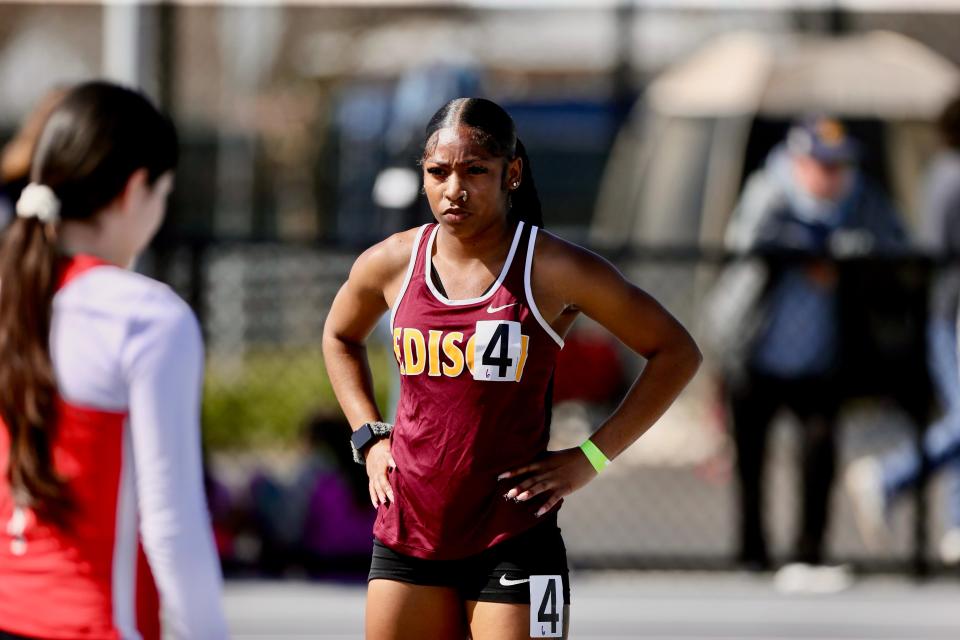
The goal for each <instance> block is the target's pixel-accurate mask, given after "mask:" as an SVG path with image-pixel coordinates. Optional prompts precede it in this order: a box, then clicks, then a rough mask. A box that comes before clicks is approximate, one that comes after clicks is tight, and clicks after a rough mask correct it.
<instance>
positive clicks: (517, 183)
mask: <svg viewBox="0 0 960 640" xmlns="http://www.w3.org/2000/svg"><path fill="white" fill-rule="evenodd" d="M519 186H520V181H519V180H514V181H513V188H514V189H516V188H517V187H519Z"/></svg>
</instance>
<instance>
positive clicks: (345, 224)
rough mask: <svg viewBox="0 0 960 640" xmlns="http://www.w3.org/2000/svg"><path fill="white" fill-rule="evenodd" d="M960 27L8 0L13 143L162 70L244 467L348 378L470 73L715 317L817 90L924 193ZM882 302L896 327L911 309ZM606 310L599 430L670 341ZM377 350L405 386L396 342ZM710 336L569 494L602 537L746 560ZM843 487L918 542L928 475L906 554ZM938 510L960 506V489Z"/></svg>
mask: <svg viewBox="0 0 960 640" xmlns="http://www.w3.org/2000/svg"><path fill="white" fill-rule="evenodd" d="M958 33H960V3H958V2H956V1H954V0H902V1H898V0H835V1H829V0H793V1H789V0H751V1H750V2H735V1H733V0H676V1H673V2H671V1H668V0H637V1H628V0H593V1H590V0H579V1H578V0H540V1H534V0H514V1H510V2H508V1H506V0H485V1H484V0H459V1H454V0H449V1H445V2H442V1H433V0H429V1H428V0H420V1H417V0H398V1H388V0H379V1H378V0H362V1H360V0H357V1H354V2H350V1H348V0H329V1H316V2H312V1H310V0H296V1H294V2H290V3H284V2H263V3H260V4H252V3H246V2H244V3H238V4H219V3H208V4H201V3H194V2H187V1H185V2H163V3H156V4H121V3H117V4H101V3H96V2H90V3H68V4H47V3H38V2H32V1H27V0H23V1H14V2H0V145H2V143H4V142H6V141H7V140H8V139H9V138H10V137H11V136H12V135H13V133H14V132H15V130H16V129H17V126H18V124H19V123H20V121H21V120H22V118H23V117H24V116H25V115H26V114H27V113H28V112H29V111H30V109H31V108H32V107H33V106H34V105H35V103H36V102H37V101H38V100H39V99H40V98H41V96H43V95H44V94H45V93H46V92H47V91H49V90H50V88H51V87H54V86H56V85H59V84H67V83H70V82H74V81H77V80H80V79H84V78H89V77H94V76H107V77H110V78H114V79H117V80H120V81H123V82H127V83H130V84H135V85H138V86H141V87H143V88H144V89H145V90H146V91H147V92H148V93H149V94H151V95H152V96H154V97H155V98H156V99H158V100H159V101H160V102H161V104H163V105H164V106H165V108H166V109H167V110H168V111H169V112H170V113H171V114H172V115H173V117H174V119H175V120H176V122H177V125H178V128H179V131H180V134H181V138H182V141H181V142H182V145H181V146H182V162H181V165H180V169H179V171H178V175H177V187H176V190H175V192H174V195H173V197H172V203H171V207H170V214H169V217H168V220H167V222H166V224H165V226H164V229H163V230H162V232H161V234H160V235H159V236H158V238H157V240H156V242H155V245H154V247H153V249H152V251H151V253H150V255H148V256H146V259H145V260H144V264H143V265H141V267H142V268H143V269H145V270H148V271H150V272H152V273H154V274H155V275H157V276H159V277H161V278H162V279H164V280H166V281H168V282H170V283H171V284H172V285H173V286H174V287H176V288H177V289H178V290H179V291H181V292H182V293H183V295H184V296H185V297H186V298H187V299H188V300H189V301H190V302H191V304H192V305H193V306H194V308H195V309H196V310H197V313H198V315H199V316H200V318H201V320H202V323H203V326H204V331H205V334H206V338H207V344H208V348H209V357H208V373H207V394H206V398H205V404H204V420H205V433H206V438H207V441H208V444H209V446H210V447H211V449H212V450H214V451H216V452H219V453H217V454H216V455H214V457H213V459H214V461H215V465H214V466H215V469H216V470H217V472H218V473H219V474H221V475H222V476H223V479H224V484H225V485H226V486H228V487H232V488H234V489H236V488H238V487H244V486H246V485H247V483H248V481H249V478H250V477H251V476H252V475H253V474H254V473H255V472H256V471H258V470H262V469H260V468H261V467H264V466H269V467H270V469H271V472H272V473H274V474H278V475H279V480H278V481H279V482H281V484H282V482H283V473H284V470H285V469H294V468H296V466H297V465H296V464H295V463H293V462H291V456H293V455H294V454H292V453H291V451H292V450H293V449H295V444H296V442H297V441H298V438H299V433H300V429H301V425H302V424H303V421H304V420H305V419H306V417H307V416H309V415H312V414H314V413H315V412H316V411H317V410H318V409H324V408H326V409H329V408H333V407H335V404H334V399H333V396H332V393H331V391H330V388H329V384H328V382H327V380H326V376H325V373H324V370H323V363H322V360H321V357H320V348H319V341H320V335H321V329H322V325H323V320H324V316H325V313H326V309H327V308H328V306H329V304H330V302H331V301H332V298H333V295H334V294H335V293H336V290H337V288H338V287H339V285H340V284H341V283H342V282H343V280H344V278H345V277H346V274H347V271H348V269H349V266H350V264H351V263H352V260H353V258H354V256H355V255H356V253H357V251H358V250H359V249H361V248H363V247H365V246H368V245H369V244H371V243H372V242H374V241H377V240H379V239H381V238H383V237H385V236H386V235H388V234H389V233H392V232H394V231H397V230H399V229H403V228H408V227H411V226H414V225H417V224H420V223H422V222H424V221H427V220H429V211H428V210H427V209H426V206H425V203H424V202H423V201H422V199H421V198H420V196H419V187H420V177H419V168H418V165H417V160H418V157H419V153H420V148H419V145H420V144H421V142H422V140H421V135H422V132H423V129H424V127H425V125H426V122H427V120H428V119H429V117H430V115H432V113H433V112H434V111H435V110H436V109H437V108H438V107H439V106H440V105H442V104H443V103H444V102H446V101H447V100H449V99H450V98H452V97H456V96H458V95H484V96H487V97H490V98H492V99H494V100H496V101H498V102H499V103H500V104H502V105H503V106H504V107H505V108H506V109H507V110H508V111H509V112H510V113H511V114H512V115H513V116H514V119H515V120H516V122H517V126H518V130H519V132H520V135H521V137H522V138H523V140H524V143H525V145H526V146H527V148H528V150H529V153H530V158H531V162H532V165H533V169H534V172H535V176H536V180H537V185H538V189H539V191H540V194H541V197H542V200H543V203H544V211H545V214H546V220H547V226H548V227H550V228H551V229H552V230H553V231H555V232H557V233H559V234H560V235H563V236H564V237H567V238H569V239H571V240H574V241H579V242H585V243H589V244H590V245H591V246H593V247H594V248H596V249H598V250H600V251H601V252H604V253H606V254H607V255H609V256H610V257H611V258H614V259H616V260H617V261H618V265H619V266H620V267H621V268H622V269H623V270H624V271H625V272H626V273H627V274H628V275H629V276H630V277H631V278H632V279H633V280H634V281H636V282H637V283H638V284H640V285H641V286H643V287H645V288H646V289H648V290H649V291H650V292H651V293H652V294H653V295H655V296H657V297H658V299H660V300H661V301H662V302H663V303H664V304H665V305H666V306H667V307H668V308H670V309H671V310H672V311H673V312H674V313H676V314H677V315H678V316H679V317H680V318H681V319H682V320H683V321H684V322H685V323H686V324H687V325H688V326H690V327H691V328H693V329H695V330H697V331H699V322H700V321H701V318H702V317H703V315H704V309H703V303H704V299H705V297H706V294H707V292H708V291H709V290H710V289H711V287H712V286H713V283H714V281H715V279H716V276H717V273H718V272H719V269H718V267H719V262H718V261H716V260H714V259H713V258H712V257H711V255H712V254H711V250H712V249H715V248H717V247H718V246H719V245H720V240H721V238H722V234H723V230H724V228H725V227H726V223H727V220H728V217H729V215H730V213H731V212H732V210H733V208H734V205H735V203H736V201H737V198H738V195H739V192H740V190H741V187H742V185H743V182H744V181H745V179H746V176H747V175H748V174H749V173H750V172H751V171H752V170H753V169H755V168H757V167H758V166H759V165H760V163H761V162H762V160H763V158H764V157H765V156H766V155H767V153H768V151H769V150H770V148H771V147H772V146H773V145H774V144H775V143H776V142H777V141H779V140H780V139H781V138H782V137H783V134H784V132H785V131H786V129H787V127H788V125H789V124H790V122H791V121H793V120H794V119H795V118H796V117H797V116H800V115H803V114H806V113H809V112H829V113H831V114H833V115H836V116H838V117H840V118H843V119H844V120H845V122H846V123H847V124H848V126H849V128H850V130H851V132H852V133H853V134H854V135H855V136H856V137H857V138H858V139H860V140H861V141H863V143H864V145H865V149H866V153H865V155H864V170H865V171H866V172H867V173H868V174H869V175H871V176H872V177H873V178H874V179H875V180H876V181H877V182H878V183H879V184H880V185H881V186H882V187H883V188H884V189H885V190H886V191H887V192H888V193H889V194H891V196H892V197H893V198H894V199H895V201H896V202H897V203H898V205H899V206H900V208H901V210H902V211H903V212H904V215H905V218H906V219H907V221H908V223H909V224H917V223H918V222H919V220H918V213H917V212H918V203H917V198H918V193H919V183H920V176H921V175H922V173H923V171H924V169H925V166H926V163H927V162H928V160H929V158H930V157H932V155H933V153H934V150H935V147H936V140H935V133H934V129H933V125H932V121H933V119H934V118H935V116H936V114H937V112H938V110H939V109H940V108H941V107H942V106H943V104H944V103H945V102H946V101H947V100H948V99H949V98H950V97H951V95H952V94H954V93H956V92H957V91H960V72H958V65H960V38H958V37H957V34H958ZM921 279H922V278H921ZM881 284H882V283H881ZM881 288H882V287H881ZM871 317H874V318H879V320H877V323H876V324H877V326H878V327H880V328H879V329H877V331H879V332H880V333H882V332H883V331H882V329H883V328H884V326H885V325H884V324H883V319H884V318H886V317H887V316H884V315H883V314H879V315H878V314H874V315H873V316H871ZM579 324H580V325H581V327H580V329H579V333H577V334H575V335H574V336H572V337H571V341H570V343H571V344H572V345H573V346H576V347H577V348H578V349H581V350H582V353H583V354H586V355H585V357H588V358H592V359H591V360H590V362H592V363H594V365H596V363H597V362H603V361H604V359H608V358H613V357H615V356H613V355H612V354H618V355H617V356H616V357H618V358H619V361H620V364H618V366H617V371H618V372H621V373H622V375H621V376H619V377H618V378H617V379H613V378H614V377H615V376H609V375H606V374H609V372H608V371H606V372H604V373H605V375H604V376H597V377H596V379H595V380H594V382H596V381H597V380H601V379H602V380H606V379H607V378H611V379H610V380H609V382H608V383H607V384H608V386H609V390H607V391H609V392H610V393H605V390H604V389H597V388H595V387H596V385H592V386H590V391H589V393H584V394H582V396H583V397H577V394H576V389H577V384H576V380H575V378H574V379H571V378H570V376H569V371H565V372H562V374H563V376H566V377H565V378H564V380H565V381H566V382H565V386H564V389H566V390H567V391H565V394H564V396H565V400H566V401H565V402H563V403H561V404H558V406H557V407H556V412H555V420H554V425H555V434H554V435H555V443H554V444H555V445H556V446H569V445H572V444H576V443H578V442H580V441H581V440H582V438H583V436H584V435H585V433H586V432H588V431H589V429H591V428H592V427H593V426H595V425H596V424H597V422H598V420H599V419H600V417H601V416H602V415H603V412H604V411H605V410H607V409H608V408H609V407H607V406H605V404H604V402H607V403H609V402H610V401H611V398H614V397H615V393H616V392H617V391H619V390H621V389H622V386H623V385H624V384H625V378H629V377H630V376H631V375H633V374H634V373H635V372H636V371H637V370H638V369H639V368H640V366H641V363H640V362H639V361H638V359H637V358H633V357H629V356H628V355H627V354H623V353H619V352H618V349H619V347H618V346H617V345H614V344H610V342H609V340H608V339H606V338H605V337H604V335H603V334H602V332H598V331H596V327H594V326H592V325H591V324H590V322H589V321H586V320H584V321H582V322H581V323H579ZM371 358H372V361H373V362H372V364H373V367H374V369H375V372H376V376H377V383H378V388H377V393H378V398H379V399H380V401H381V403H382V404H383V405H384V406H385V409H386V413H388V414H389V413H390V412H391V411H390V409H389V404H390V402H391V401H392V400H391V396H392V393H393V391H392V388H393V387H392V383H391V376H392V375H394V372H393V364H392V362H391V359H390V358H391V356H390V352H389V350H388V349H387V348H382V349H378V348H373V349H372V350H371ZM710 364H711V363H709V362H708V367H706V372H705V373H704V374H702V375H701V376H700V377H699V378H698V379H697V380H696V381H695V382H694V384H693V385H692V386H691V388H690V389H689V390H688V392H687V393H686V394H685V395H684V397H683V398H682V400H681V401H680V402H679V403H678V404H677V405H676V406H675V407H674V409H672V410H671V412H670V413H669V414H668V415H667V416H666V417H665V418H664V419H663V420H662V423H661V424H660V425H658V426H657V427H656V428H655V429H654V430H653V431H651V432H650V433H649V434H648V436H646V437H645V438H644V440H643V443H642V444H641V445H639V446H636V447H634V448H633V449H631V450H630V451H628V452H627V453H626V454H625V455H624V456H623V457H622V458H621V459H619V460H618V461H617V464H616V465H614V466H613V467H611V470H610V472H609V474H606V475H605V476H604V477H602V478H599V479H598V480H597V481H596V482H594V483H592V484H591V485H589V487H587V488H586V489H585V490H584V492H583V495H578V496H577V497H575V498H574V499H572V500H569V501H567V504H566V505H565V507H564V509H563V513H564V515H563V517H562V520H563V527H564V532H565V536H566V538H567V545H568V547H569V549H570V553H571V558H572V560H573V561H574V563H575V564H577V563H579V564H580V565H581V566H614V567H623V566H670V567H677V566H695V567H704V566H726V563H727V562H728V560H729V558H730V555H731V553H732V550H733V538H734V536H733V531H734V527H735V514H734V512H733V508H734V507H733V504H734V501H733V490H732V488H731V484H730V483H731V482H732V480H731V474H730V464H731V461H730V456H731V452H730V446H729V439H728V437H727V434H726V432H725V431H724V427H723V424H724V412H725V407H724V406H723V403H722V402H721V399H720V398H721V394H720V393H719V392H718V391H717V387H716V379H715V378H713V377H712V376H711V369H713V370H715V367H711V366H709V365H710ZM598 370H600V367H598V366H594V368H593V371H595V372H596V371H598ZM581 373H582V372H581ZM842 422H843V431H842V434H841V435H842V437H841V450H842V457H843V458H844V459H849V458H853V457H856V456H859V455H863V454H864V453H869V452H875V451H881V450H883V449H885V448H887V447H889V446H891V445H892V444H893V443H895V442H899V441H900V439H901V438H903V437H905V436H908V435H909V434H911V433H912V426H911V424H912V421H911V420H910V419H909V417H908V416H907V415H905V413H904V412H903V411H900V410H898V409H896V408H891V406H890V405H889V404H884V402H883V401H882V400H880V401H878V400H876V399H873V400H870V401H864V402H859V404H856V403H855V404H853V405H851V406H850V407H848V409H847V410H845V412H844V413H843V414H842ZM790 434H791V432H790V431H789V430H783V429H781V430H779V431H776V432H775V434H774V442H773V446H772V451H771V464H770V468H771V477H770V479H769V482H770V484H771V488H770V494H771V495H772V496H774V497H773V498H772V504H771V512H772V513H771V516H772V522H771V529H772V531H771V537H772V549H771V551H772V552H773V553H774V555H782V554H783V552H784V551H785V549H786V548H787V532H788V531H789V530H790V529H791V527H792V523H793V521H794V519H795V516H796V514H795V511H796V509H795V508H794V507H795V503H796V484H797V477H796V470H795V469H794V457H793V456H792V455H791V453H790V452H791V451H792V450H793V449H794V448H795V447H796V446H797V442H796V440H795V438H794V437H793V436H791V435H790ZM345 438H346V434H344V439H345ZM251 452H252V453H251ZM291 473H292V472H291ZM291 481H292V480H291ZM937 490H939V489H937ZM242 502H243V500H242V499H241V500H239V503H242ZM937 504H939V501H938V502H937ZM835 508H836V509H837V510H838V513H837V516H836V518H835V523H836V524H835V525H834V526H833V528H832V529H831V534H830V540H829V543H828V546H829V547H830V553H831V554H832V555H833V556H834V557H838V558H846V559H851V558H852V559H859V560H861V561H873V562H874V563H875V564H876V565H877V566H882V565H883V563H884V562H887V563H890V562H891V561H892V562H895V563H896V562H900V563H902V562H903V561H905V560H906V559H907V558H908V557H909V554H910V551H911V526H910V524H909V522H910V516H911V513H910V508H911V507H910V505H905V506H904V507H903V508H901V509H900V510H898V511H897V513H896V514H895V526H896V531H897V539H896V541H895V547H894V549H893V552H892V554H893V555H891V556H890V557H880V558H878V557H876V556H871V555H869V554H868V553H867V552H866V550H865V549H864V547H863V546H862V544H861V543H860V541H859V539H858V538H857V536H856V534H855V532H854V529H853V526H852V520H851V516H850V513H849V508H848V505H847V504H846V502H845V500H843V499H842V497H840V496H837V497H836V500H835ZM930 525H931V527H933V531H934V532H938V531H939V530H938V527H940V526H941V525H940V523H939V512H938V511H933V512H932V513H931V514H930ZM236 547H237V548H238V549H240V551H239V553H240V554H241V555H243V554H244V553H247V554H248V555H249V553H253V552H251V551H249V548H250V545H245V544H243V541H242V540H241V541H240V543H239V544H237V545H236ZM243 549H247V551H243ZM897 566H900V565H897Z"/></svg>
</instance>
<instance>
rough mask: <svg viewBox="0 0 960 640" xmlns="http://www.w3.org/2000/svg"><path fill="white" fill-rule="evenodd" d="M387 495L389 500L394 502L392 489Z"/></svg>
mask: <svg viewBox="0 0 960 640" xmlns="http://www.w3.org/2000/svg"><path fill="white" fill-rule="evenodd" d="M387 497H388V498H390V502H396V500H394V499H393V492H392V491H391V492H390V493H388V494H387Z"/></svg>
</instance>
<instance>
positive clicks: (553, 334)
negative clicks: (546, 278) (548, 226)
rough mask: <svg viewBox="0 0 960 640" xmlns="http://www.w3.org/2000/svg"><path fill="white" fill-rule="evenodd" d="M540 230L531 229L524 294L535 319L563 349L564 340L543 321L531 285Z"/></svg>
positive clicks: (536, 228)
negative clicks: (535, 247) (534, 253)
mask: <svg viewBox="0 0 960 640" xmlns="http://www.w3.org/2000/svg"><path fill="white" fill-rule="evenodd" d="M539 230H540V229H539V227H530V240H529V242H527V263H526V265H525V266H524V269H523V293H524V295H526V297H527V306H528V307H530V311H531V312H533V317H534V318H536V319H537V322H539V323H540V326H541V327H543V330H544V331H546V332H547V335H549V336H550V337H551V338H553V340H554V342H556V343H557V344H558V345H560V348H561V349H563V338H561V337H560V336H559V335H558V334H557V332H556V331H554V330H553V327H551V326H550V324H549V323H548V322H547V321H546V320H544V319H543V316H542V315H540V309H539V308H537V303H536V301H534V299H533V286H532V285H531V284H530V274H531V272H532V271H533V248H534V246H535V245H536V243H537V231H539Z"/></svg>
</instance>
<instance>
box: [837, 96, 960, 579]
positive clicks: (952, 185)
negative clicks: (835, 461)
mask: <svg viewBox="0 0 960 640" xmlns="http://www.w3.org/2000/svg"><path fill="white" fill-rule="evenodd" d="M938 125H939V129H940V135H941V139H942V143H943V147H942V149H941V150H940V152H939V153H938V154H937V155H936V156H935V157H934V159H933V161H932V163H931V165H930V168H929V170H928V172H927V179H926V181H925V183H924V191H923V197H922V199H921V201H922V206H923V216H922V227H921V231H922V235H921V242H922V244H923V248H924V249H926V250H928V251H929V252H931V253H932V254H933V255H935V256H937V257H939V258H941V259H950V260H952V261H955V260H956V259H957V258H958V257H960V96H958V97H956V98H954V100H952V101H951V102H950V103H949V104H948V105H947V107H946V108H945V109H944V111H943V112H942V114H941V116H940V118H939V122H938ZM958 312H960V267H958V266H957V265H956V264H955V263H953V262H951V263H948V264H946V265H945V267H944V268H943V269H942V270H941V272H940V273H939V274H938V276H937V278H935V280H934V282H933V291H932V296H931V305H930V319H929V324H928V327H927V361H928V366H929V369H930V376H931V379H932V380H933V381H934V385H935V389H936V392H937V396H938V399H939V403H940V406H941V410H942V412H943V415H942V416H941V417H940V419H939V420H937V421H936V422H934V423H933V424H931V425H930V426H929V427H928V428H927V430H926V433H925V434H924V440H923V453H924V455H925V456H926V458H927V463H928V465H929V470H930V471H936V470H938V469H942V468H945V467H946V468H948V470H949V473H948V475H947V492H946V496H945V498H946V501H947V504H946V510H945V511H946V514H947V518H948V522H947V532H946V534H945V535H944V537H943V539H942V540H941V544H940V555H941V558H942V559H943V561H944V562H946V563H948V564H954V563H958V562H960V371H958V367H957V355H958V354H957V321H958ZM920 475H921V461H920V455H919V453H918V451H917V449H916V445H915V444H914V443H912V442H908V443H904V444H903V445H902V446H901V447H899V448H898V449H897V450H896V451H894V452H892V453H890V454H888V455H886V456H882V457H876V456H867V457H864V458H861V459H859V460H857V461H855V462H853V463H852V464H851V465H850V467H849V468H848V469H847V472H846V474H845V478H844V481H845V485H846V488H847V491H848V493H849V494H850V496H851V499H852V501H853V505H854V509H855V515H856V518H857V519H856V522H857V526H858V528H859V530H860V533H861V535H862V536H863V538H864V542H865V543H866V544H867V546H868V547H870V548H871V549H872V550H875V551H882V550H884V549H886V548H887V547H888V545H889V542H890V535H891V531H890V521H889V512H890V508H891V507H892V505H893V503H894V502H895V501H896V499H897V498H898V497H900V496H902V495H904V494H905V493H907V492H908V490H909V489H910V488H912V487H914V486H916V483H917V482H918V481H919V480H920Z"/></svg>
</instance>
